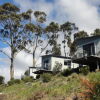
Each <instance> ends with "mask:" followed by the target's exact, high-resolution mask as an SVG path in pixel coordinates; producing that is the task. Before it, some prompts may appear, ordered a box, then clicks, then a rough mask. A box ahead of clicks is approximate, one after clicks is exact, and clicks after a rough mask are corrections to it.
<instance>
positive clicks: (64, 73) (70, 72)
mask: <svg viewBox="0 0 100 100" xmlns="http://www.w3.org/2000/svg"><path fill="white" fill-rule="evenodd" d="M71 74H72V70H71V69H70V68H68V69H64V70H63V71H62V72H61V75H63V76H69V75H71Z"/></svg>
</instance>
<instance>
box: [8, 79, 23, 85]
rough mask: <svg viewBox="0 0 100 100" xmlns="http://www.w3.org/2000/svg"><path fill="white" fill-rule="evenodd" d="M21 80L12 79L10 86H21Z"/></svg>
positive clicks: (9, 82)
mask: <svg viewBox="0 0 100 100" xmlns="http://www.w3.org/2000/svg"><path fill="white" fill-rule="evenodd" d="M20 83H21V80H20V79H12V80H10V81H8V85H14V84H20Z"/></svg>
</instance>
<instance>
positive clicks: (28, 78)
mask: <svg viewBox="0 0 100 100" xmlns="http://www.w3.org/2000/svg"><path fill="white" fill-rule="evenodd" d="M21 80H22V81H24V82H25V83H27V82H33V77H31V76H24V77H22V78H21Z"/></svg>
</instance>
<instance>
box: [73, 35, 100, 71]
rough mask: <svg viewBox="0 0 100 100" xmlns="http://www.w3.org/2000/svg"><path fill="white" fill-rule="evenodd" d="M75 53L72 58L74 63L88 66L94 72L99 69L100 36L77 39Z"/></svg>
mask: <svg viewBox="0 0 100 100" xmlns="http://www.w3.org/2000/svg"><path fill="white" fill-rule="evenodd" d="M75 42H76V52H75V54H74V56H73V57H72V61H73V62H74V63H78V64H80V65H89V66H90V70H91V71H94V70H95V69H99V68H100V67H99V66H100V36H91V37H85V38H80V39H77V40H76V41H75Z"/></svg>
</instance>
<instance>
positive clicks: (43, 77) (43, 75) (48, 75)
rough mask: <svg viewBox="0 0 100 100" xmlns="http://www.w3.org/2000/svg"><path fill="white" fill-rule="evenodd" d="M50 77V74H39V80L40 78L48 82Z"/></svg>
mask: <svg viewBox="0 0 100 100" xmlns="http://www.w3.org/2000/svg"><path fill="white" fill-rule="evenodd" d="M51 77H52V75H51V74H49V73H44V74H42V75H41V80H42V82H49V81H51Z"/></svg>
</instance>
